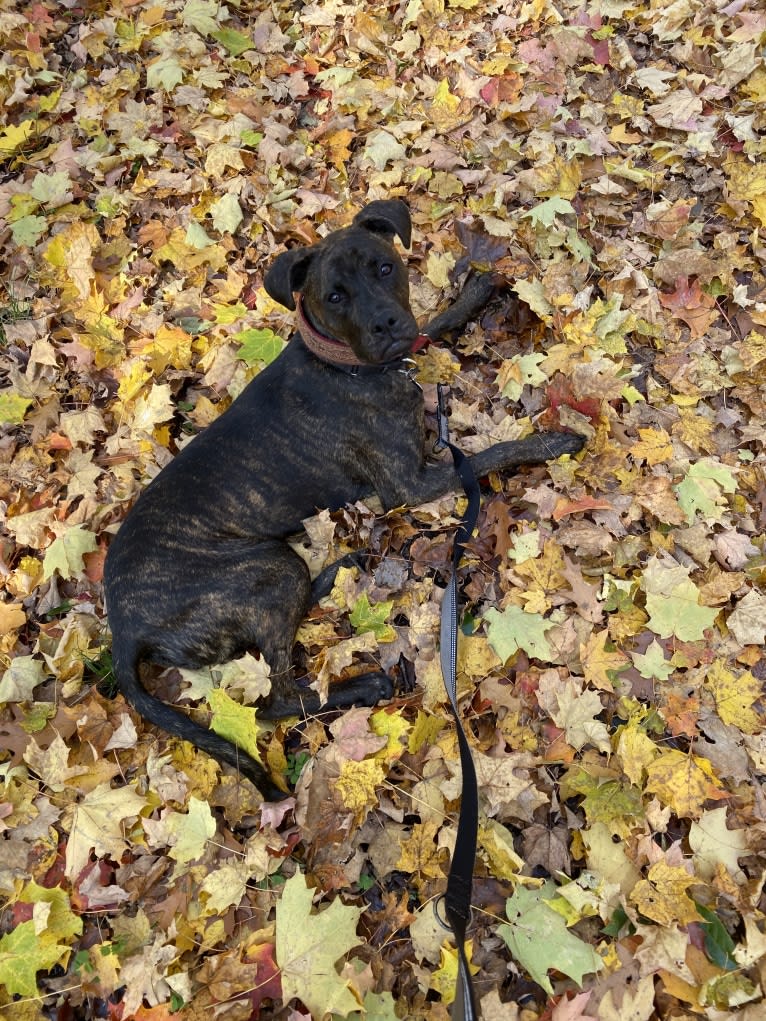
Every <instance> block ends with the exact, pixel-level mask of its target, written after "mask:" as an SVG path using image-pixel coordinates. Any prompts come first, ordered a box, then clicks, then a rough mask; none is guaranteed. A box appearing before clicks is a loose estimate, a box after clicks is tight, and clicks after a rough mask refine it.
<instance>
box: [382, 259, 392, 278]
mask: <svg viewBox="0 0 766 1021" xmlns="http://www.w3.org/2000/svg"><path fill="white" fill-rule="evenodd" d="M393 272H394V264H393V263H392V262H382V263H381V264H380V267H379V269H378V273H380V275H381V276H382V277H389V276H391V274H392V273H393Z"/></svg>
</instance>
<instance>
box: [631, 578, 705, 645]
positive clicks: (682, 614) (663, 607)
mask: <svg viewBox="0 0 766 1021" xmlns="http://www.w3.org/2000/svg"><path fill="white" fill-rule="evenodd" d="M646 611H647V613H648V614H649V624H648V627H649V629H650V630H651V631H654V633H655V634H656V635H659V636H660V638H670V636H671V635H675V636H676V638H680V639H681V641H682V642H698V641H699V640H700V639H701V638H704V635H705V629H706V628H709V627H712V624H713V621H714V620H715V618H716V617H717V616H718V610H717V609H716V608H715V607H710V606H700V605H699V589H698V588H697V586H696V585H695V584H694V582H693V581H691V580H690V579H689V578H687V579H685V580H684V581H682V582H681V583H680V584H679V585H676V586H675V588H673V589H671V591H670V594H669V595H661V594H657V595H655V594H654V593H648V594H647V597H646Z"/></svg>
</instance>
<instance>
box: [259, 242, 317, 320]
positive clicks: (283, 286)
mask: <svg viewBox="0 0 766 1021" xmlns="http://www.w3.org/2000/svg"><path fill="white" fill-rule="evenodd" d="M315 255H316V251H315V250H314V247H313V246H312V247H311V248H291V249H290V251H289V252H282V254H281V255H278V256H277V257H276V259H275V260H274V262H272V264H271V266H269V269H268V272H267V273H266V276H265V277H264V278H263V286H264V287H265V288H266V293H267V294H268V295H269V297H271V298H273V299H274V301H278V302H279V304H280V305H284V306H285V308H289V309H293V310H294V309H295V298H294V297H293V295H294V294H295V293H296V292H299V291H302V290H303V285H304V284H305V282H306V276H307V274H308V271H309V266H310V265H311V263H312V261H313V259H314V256H315Z"/></svg>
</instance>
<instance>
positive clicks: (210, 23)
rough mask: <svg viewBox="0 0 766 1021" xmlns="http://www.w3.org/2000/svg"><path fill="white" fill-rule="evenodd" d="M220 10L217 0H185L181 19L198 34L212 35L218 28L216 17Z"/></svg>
mask: <svg viewBox="0 0 766 1021" xmlns="http://www.w3.org/2000/svg"><path fill="white" fill-rule="evenodd" d="M222 11H226V8H225V7H222V6H221V4H220V2H219V0H186V3H185V4H184V7H183V11H182V12H181V21H182V22H183V23H184V25H186V26H187V27H188V28H194V29H196V30H197V31H198V32H199V34H200V35H212V34H213V33H214V32H215V31H216V30H217V28H218V24H219V22H218V18H219V16H220V15H221V12H222Z"/></svg>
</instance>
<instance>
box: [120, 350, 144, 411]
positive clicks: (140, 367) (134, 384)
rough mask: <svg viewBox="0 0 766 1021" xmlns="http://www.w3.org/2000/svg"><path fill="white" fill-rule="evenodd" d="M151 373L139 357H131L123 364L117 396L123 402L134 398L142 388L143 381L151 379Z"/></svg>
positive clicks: (125, 402)
mask: <svg viewBox="0 0 766 1021" xmlns="http://www.w3.org/2000/svg"><path fill="white" fill-rule="evenodd" d="M151 377H152V374H151V372H150V371H149V369H147V367H146V365H145V364H144V362H143V360H142V359H141V358H131V359H130V360H129V361H127V362H126V363H125V365H124V371H123V372H122V374H121V378H120V385H119V387H118V388H117V397H118V398H119V400H120V401H122V403H123V404H127V403H128V402H129V401H132V400H135V398H136V397H138V395H139V394H140V393H141V391H142V390H143V388H144V383H146V382H147V381H148V380H149V379H151Z"/></svg>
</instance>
